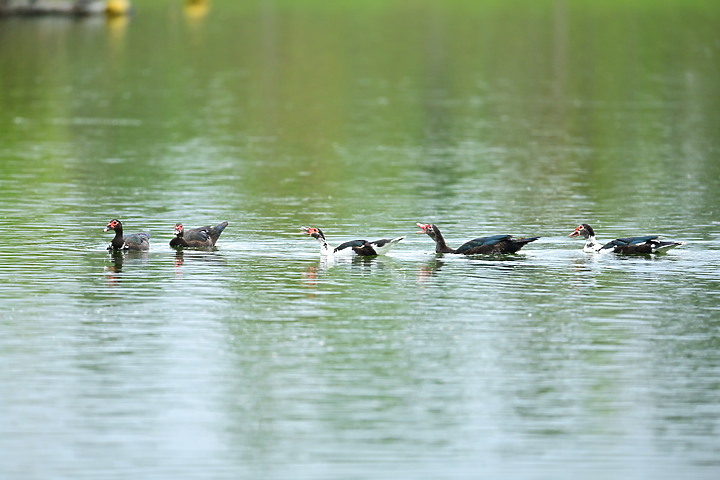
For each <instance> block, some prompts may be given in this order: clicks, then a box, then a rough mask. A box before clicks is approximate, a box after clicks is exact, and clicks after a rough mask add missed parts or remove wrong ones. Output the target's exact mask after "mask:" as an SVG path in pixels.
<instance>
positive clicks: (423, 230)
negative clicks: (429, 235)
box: [415, 223, 428, 233]
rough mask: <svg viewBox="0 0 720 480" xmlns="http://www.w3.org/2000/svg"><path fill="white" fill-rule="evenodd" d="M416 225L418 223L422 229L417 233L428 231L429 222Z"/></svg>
mask: <svg viewBox="0 0 720 480" xmlns="http://www.w3.org/2000/svg"><path fill="white" fill-rule="evenodd" d="M415 225H417V226H418V227H420V231H419V232H415V233H426V232H427V228H428V225H427V224H425V223H416V224H415Z"/></svg>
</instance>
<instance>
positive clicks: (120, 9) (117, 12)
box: [105, 0, 131, 17]
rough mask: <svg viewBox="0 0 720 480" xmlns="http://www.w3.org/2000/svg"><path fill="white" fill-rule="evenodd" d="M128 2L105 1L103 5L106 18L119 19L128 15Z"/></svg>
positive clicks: (118, 0)
mask: <svg viewBox="0 0 720 480" xmlns="http://www.w3.org/2000/svg"><path fill="white" fill-rule="evenodd" d="M130 9H131V6H130V2H129V0H107V2H106V3H105V14H106V15H107V16H108V17H120V16H124V15H129V14H130Z"/></svg>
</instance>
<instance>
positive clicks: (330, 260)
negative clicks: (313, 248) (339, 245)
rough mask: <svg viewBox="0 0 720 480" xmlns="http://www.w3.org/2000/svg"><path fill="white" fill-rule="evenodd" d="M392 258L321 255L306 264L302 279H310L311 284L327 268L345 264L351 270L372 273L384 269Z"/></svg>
mask: <svg viewBox="0 0 720 480" xmlns="http://www.w3.org/2000/svg"><path fill="white" fill-rule="evenodd" d="M391 263H392V260H391V259H390V258H389V257H386V256H383V255H379V256H377V255H376V256H361V255H358V256H354V257H334V256H323V257H320V259H319V260H318V261H317V262H315V263H313V264H311V265H310V266H308V267H307V268H306V269H305V272H304V273H303V279H305V280H310V282H309V283H310V284H311V285H315V284H316V283H317V282H316V281H317V279H318V278H319V277H320V276H321V275H322V274H325V273H328V271H329V270H331V269H334V268H336V267H341V266H347V267H350V268H351V269H353V272H359V273H360V274H368V273H373V271H375V270H382V269H385V268H386V267H387V266H388V265H389V264H391Z"/></svg>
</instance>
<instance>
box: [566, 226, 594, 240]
mask: <svg viewBox="0 0 720 480" xmlns="http://www.w3.org/2000/svg"><path fill="white" fill-rule="evenodd" d="M568 236H569V237H577V236H582V237H583V238H585V239H588V238H592V237H595V231H594V230H593V229H592V227H591V226H590V225H588V224H587V223H583V224H581V225H578V226H577V227H575V230H574V231H573V232H572V233H571V234H570V235H568Z"/></svg>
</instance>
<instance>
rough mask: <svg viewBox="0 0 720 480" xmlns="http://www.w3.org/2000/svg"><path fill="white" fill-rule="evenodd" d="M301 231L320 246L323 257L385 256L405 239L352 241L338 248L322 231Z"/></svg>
mask: <svg viewBox="0 0 720 480" xmlns="http://www.w3.org/2000/svg"><path fill="white" fill-rule="evenodd" d="M300 230H302V231H303V232H305V233H307V234H308V235H310V236H311V237H313V238H314V239H315V240H317V241H318V243H319V244H320V254H321V255H337V256H342V255H362V256H373V255H384V254H386V253H387V252H388V251H389V250H390V249H391V248H393V247H394V246H395V245H396V244H397V243H398V242H399V241H400V240H402V239H403V238H405V237H404V236H403V237H397V238H383V239H380V240H374V241H372V242H368V241H367V240H352V241H349V242H345V243H342V244H340V245H338V246H337V247H334V248H333V247H331V246H330V245H328V243H327V241H326V240H325V234H323V232H322V230H320V229H319V228H315V227H301V228H300Z"/></svg>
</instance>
